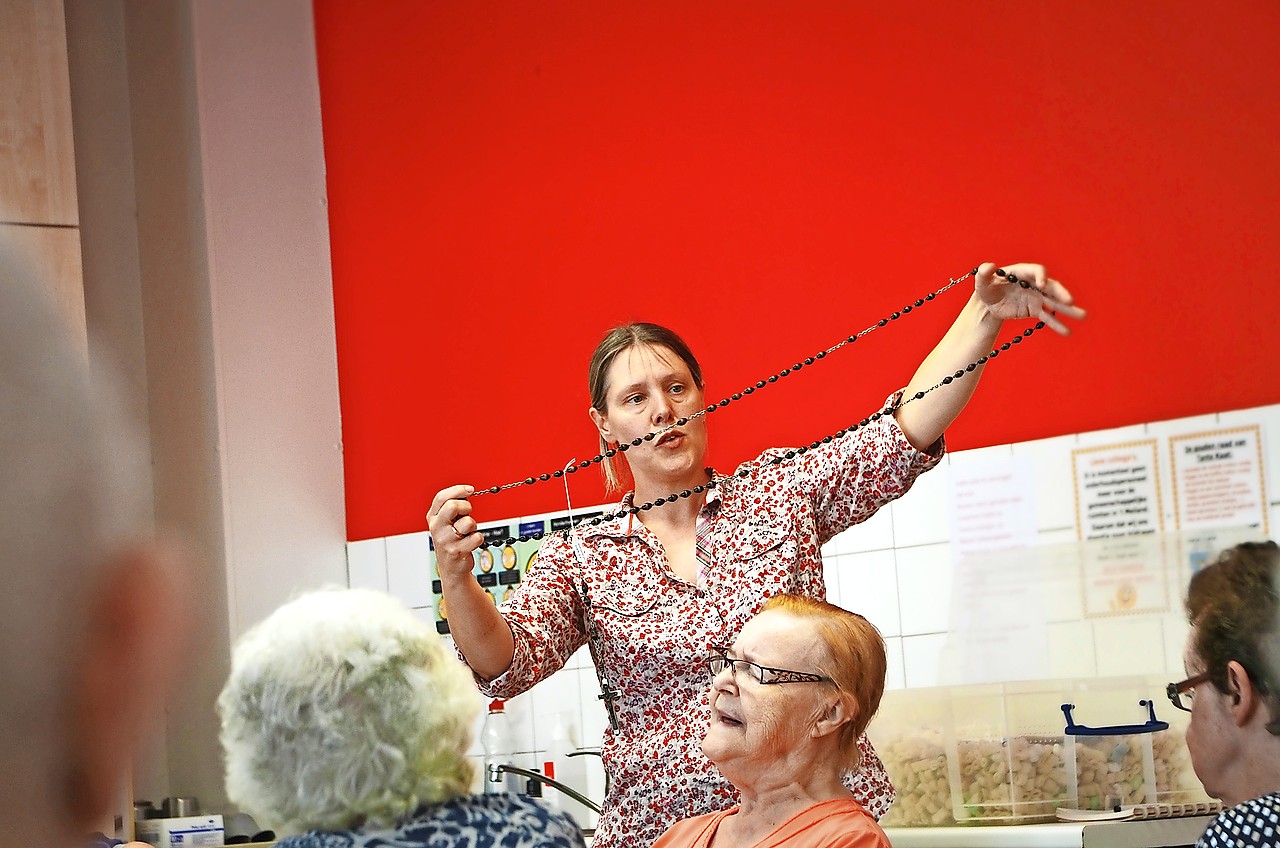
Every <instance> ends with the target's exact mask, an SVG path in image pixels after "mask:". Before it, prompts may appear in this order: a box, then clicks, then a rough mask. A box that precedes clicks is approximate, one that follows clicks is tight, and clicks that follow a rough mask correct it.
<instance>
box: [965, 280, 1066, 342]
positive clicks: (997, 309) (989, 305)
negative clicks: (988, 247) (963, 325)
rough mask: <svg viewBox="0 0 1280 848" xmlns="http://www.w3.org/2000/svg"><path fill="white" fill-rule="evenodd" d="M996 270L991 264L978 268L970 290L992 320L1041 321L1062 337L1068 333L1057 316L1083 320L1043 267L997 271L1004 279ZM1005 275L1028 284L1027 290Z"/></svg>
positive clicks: (1057, 283)
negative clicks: (1017, 319) (1026, 319)
mask: <svg viewBox="0 0 1280 848" xmlns="http://www.w3.org/2000/svg"><path fill="white" fill-rule="evenodd" d="M997 267H998V266H996V265H995V264H993V263H991V262H984V263H983V264H982V265H980V266H979V267H978V273H977V274H976V275H975V277H974V286H973V288H974V291H975V292H976V293H977V295H978V299H979V300H981V301H982V303H983V305H984V306H985V307H986V309H987V312H988V313H989V314H990V315H991V316H992V317H993V318H999V319H1000V320H1002V321H1003V320H1007V319H1010V318H1015V319H1016V318H1031V319H1033V320H1036V321H1043V322H1044V323H1045V325H1046V326H1048V327H1050V328H1052V329H1053V330H1054V331H1055V332H1058V333H1061V334H1062V335H1064V336H1065V335H1067V334H1069V333H1070V332H1071V330H1070V329H1069V328H1068V327H1067V325H1065V324H1063V323H1062V322H1061V321H1060V320H1058V316H1066V317H1068V318H1074V319H1077V320H1079V319H1081V318H1084V316H1085V311H1084V310H1083V309H1081V308H1080V307H1078V306H1076V305H1075V300H1074V299H1073V298H1072V297H1071V292H1069V291H1067V289H1066V287H1065V286H1063V285H1062V283H1060V282H1058V281H1057V280H1055V279H1053V278H1051V277H1050V276H1049V274H1048V272H1047V271H1046V270H1045V267H1044V266H1043V265H1036V264H1033V263H1029V262H1019V263H1017V264H1014V265H1005V266H1003V268H1002V269H1001V270H1003V271H1004V272H1005V276H1001V275H999V274H997V273H996V269H997ZM1009 275H1012V276H1014V277H1016V278H1017V279H1018V280H1020V281H1022V282H1025V283H1027V284H1029V287H1028V288H1023V287H1022V286H1021V285H1019V283H1017V282H1014V281H1012V280H1011V279H1010V277H1009Z"/></svg>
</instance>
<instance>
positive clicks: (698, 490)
mask: <svg viewBox="0 0 1280 848" xmlns="http://www.w3.org/2000/svg"><path fill="white" fill-rule="evenodd" d="M704 489H706V486H694V487H693V493H694V494H695V495H698V494H701V493H702V491H703V490H704Z"/></svg>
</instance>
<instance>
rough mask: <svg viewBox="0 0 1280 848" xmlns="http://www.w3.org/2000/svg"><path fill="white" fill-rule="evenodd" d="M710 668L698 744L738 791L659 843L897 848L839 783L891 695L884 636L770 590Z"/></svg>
mask: <svg viewBox="0 0 1280 848" xmlns="http://www.w3.org/2000/svg"><path fill="white" fill-rule="evenodd" d="M707 666H708V670H709V671H710V672H711V695H710V699H711V726H710V728H709V729H708V730H707V735H706V737H705V738H704V739H703V741H702V750H703V753H705V754H706V755H707V758H708V759H709V760H711V762H713V763H715V764H716V767H717V768H718V769H720V772H721V773H722V774H724V776H725V778H726V779H728V780H729V782H730V783H732V784H733V785H734V787H735V788H736V789H737V790H738V793H739V797H740V799H741V800H740V801H739V803H738V806H736V807H731V808H730V809H727V810H722V811H720V812H718V813H708V814H706V815H702V816H697V817H694V818H690V819H686V820H685V821H682V822H679V823H678V824H676V825H674V826H673V827H672V828H671V829H670V830H668V831H667V832H666V834H664V835H663V836H662V837H661V838H660V839H659V840H658V841H657V842H656V843H654V846H653V848H733V846H745V845H750V846H754V848H783V846H793V845H794V846H804V848H890V846H889V840H888V838H887V837H886V836H885V833H884V831H883V830H882V829H881V828H880V825H879V824H877V823H876V820H875V819H874V818H873V817H872V816H871V814H870V813H869V812H868V811H867V810H866V808H865V807H863V806H862V804H860V803H859V802H858V801H857V799H856V798H855V797H854V795H853V793H852V792H850V790H849V788H848V787H847V786H845V785H844V783H843V781H842V775H843V773H844V772H845V771H846V770H851V769H856V768H857V767H858V765H859V759H860V755H859V750H858V739H859V737H861V736H862V731H863V730H865V729H866V727H867V724H868V723H869V722H870V721H871V717H872V716H873V715H875V712H876V710H877V709H878V708H879V706H880V697H881V695H882V694H883V693H884V676H885V667H886V662H885V650H884V640H883V639H881V638H880V633H879V632H878V631H877V630H876V629H875V627H873V626H872V625H871V623H870V622H868V621H867V620H866V619H865V618H863V617H862V616H860V615H857V614H855V613H851V612H849V611H847V610H843V609H840V608H839V607H836V606H832V605H831V604H828V603H826V602H825V601H819V600H815V599H813V598H808V597H804V596H800V595H775V596H774V597H772V598H770V599H769V600H768V601H766V602H765V604H764V607H763V608H762V609H761V610H760V612H759V613H758V614H756V616H755V617H754V618H752V619H751V620H750V621H748V622H747V623H746V624H745V625H744V626H743V628H742V631H741V632H740V633H739V634H738V638H737V639H736V640H735V641H734V643H733V646H732V647H717V648H712V649H711V651H710V653H708V655H707Z"/></svg>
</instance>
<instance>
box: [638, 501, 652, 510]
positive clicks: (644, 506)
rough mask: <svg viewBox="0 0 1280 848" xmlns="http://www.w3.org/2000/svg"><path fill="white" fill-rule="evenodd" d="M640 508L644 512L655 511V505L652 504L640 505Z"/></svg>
mask: <svg viewBox="0 0 1280 848" xmlns="http://www.w3.org/2000/svg"><path fill="white" fill-rule="evenodd" d="M640 508H641V509H644V510H649V509H653V503H652V502H646V503H642V504H640Z"/></svg>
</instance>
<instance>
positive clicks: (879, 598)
mask: <svg viewBox="0 0 1280 848" xmlns="http://www.w3.org/2000/svg"><path fill="white" fill-rule="evenodd" d="M1255 424H1256V425H1260V429H1261V438H1262V446H1263V449H1264V450H1263V465H1264V485H1265V491H1266V496H1267V498H1268V501H1269V503H1268V510H1269V516H1268V522H1269V525H1268V529H1269V532H1270V533H1272V534H1275V533H1276V532H1277V531H1276V527H1277V522H1278V521H1280V444H1276V440H1277V439H1280V405H1273V406H1266V407H1257V408H1254V409H1244V410H1236V411H1231V412H1223V413H1220V414H1217V415H1204V416H1196V417H1194V418H1185V419H1176V420H1172V421H1160V422H1153V423H1149V424H1144V425H1135V426H1128V427H1123V428H1118V429H1115V430H1102V431H1094V432H1089V433H1081V434H1076V435H1068V436H1059V437H1055V438H1050V439H1042V440H1039V441H1034V442H1022V443H1017V444H1012V445H998V446H995V447H989V448H982V449H979V450H973V451H961V452H956V453H952V454H949V455H948V457H947V458H946V459H945V460H944V461H943V462H942V463H941V464H940V465H939V466H938V467H937V468H936V469H934V470H933V471H931V472H929V473H928V474H925V475H924V476H923V477H921V478H920V479H919V480H918V481H917V482H916V484H915V486H914V487H913V488H912V489H911V491H910V492H909V493H908V494H907V495H906V496H905V497H903V498H901V499H900V500H898V501H895V502H893V503H891V504H889V505H887V506H885V507H883V508H882V509H881V510H880V511H879V513H877V514H876V515H875V516H874V517H872V518H871V519H870V520H869V521H867V522H865V523H863V524H861V525H858V526H855V527H852V528H850V529H849V530H847V531H845V532H844V533H842V534H841V535H840V536H838V537H836V538H835V539H832V540H831V541H830V542H829V543H828V544H827V545H826V546H825V547H824V548H823V560H824V563H825V566H826V568H825V571H826V581H827V592H828V599H829V600H830V601H831V602H833V603H835V604H838V605H840V606H843V607H846V608H847V609H851V610H854V611H856V612H859V613H861V614H863V615H865V616H866V617H867V618H868V619H869V620H870V621H871V622H872V623H874V624H875V625H876V626H877V627H878V628H879V629H880V632H881V633H882V634H883V635H884V637H885V642H886V644H887V646H888V655H889V671H888V681H887V685H888V688H889V689H904V688H924V687H932V686H938V685H943V684H948V683H953V682H957V681H956V680H954V679H953V678H954V674H955V671H954V668H953V666H954V662H955V657H954V655H953V653H952V649H951V648H950V647H949V640H950V639H951V638H952V637H954V635H955V634H954V633H953V632H952V630H951V623H952V622H951V618H952V614H953V608H952V601H953V599H952V583H953V575H954V569H955V566H954V563H953V559H952V551H951V544H950V542H949V537H950V528H949V526H948V499H949V493H950V482H951V481H950V475H951V473H952V468H953V467H956V466H959V465H961V464H965V463H982V462H990V461H993V460H1002V461H1008V460H1009V458H1010V457H1012V458H1014V459H1019V458H1028V459H1029V460H1030V463H1031V465H1032V467H1033V472H1034V473H1033V476H1034V487H1033V488H1034V493H1033V496H1034V502H1035V514H1036V515H1037V528H1036V531H1037V532H1036V541H1037V544H1038V545H1040V546H1043V547H1044V548H1045V549H1049V548H1050V547H1051V546H1055V545H1059V546H1061V545H1068V544H1071V543H1075V542H1076V541H1077V529H1076V510H1075V496H1074V492H1075V483H1074V480H1073V476H1072V451H1073V450H1074V449H1077V448H1081V447H1090V446H1099V445H1114V444H1120V443H1124V442H1131V441H1135V440H1141V439H1153V438H1154V439H1156V440H1157V457H1158V462H1159V468H1160V485H1161V489H1162V491H1161V505H1162V509H1163V512H1164V523H1165V528H1166V531H1168V530H1169V528H1173V527H1174V526H1175V516H1174V498H1173V491H1172V486H1173V479H1172V474H1171V473H1169V471H1170V469H1169V446H1168V441H1167V440H1168V438H1169V437H1170V436H1178V435H1184V434H1189V433H1197V432H1203V431H1205V430H1215V429H1221V428H1226V427H1236V426H1242V425H1255ZM1260 532H1261V530H1260V529H1255V530H1254V531H1253V535H1258V534H1259V533H1260ZM427 540H428V534H427V533H426V532H425V531H424V532H419V533H409V534H404V535H400V536H391V537H387V538H384V539H368V540H364V541H359V542H351V543H349V544H348V545H347V563H348V581H349V583H350V585H351V586H363V587H370V588H375V589H380V590H383V591H387V592H390V593H391V594H393V595H396V596H397V597H399V598H400V599H401V600H403V601H404V602H405V603H407V604H408V605H409V606H411V607H413V608H414V609H415V611H416V613H417V614H418V615H419V616H420V617H421V618H422V619H423V620H424V621H427V622H429V623H434V620H435V619H434V612H433V609H432V604H433V596H432V592H431V571H432V569H431V559H430V557H431V554H430V551H429V549H428V544H427ZM1182 588H1183V587H1178V586H1175V587H1173V588H1172V590H1171V592H1170V595H1171V597H1170V599H1169V605H1168V609H1167V611H1164V612H1161V613H1155V614H1144V615H1138V616H1133V615H1130V616H1117V617H1113V618H1109V617H1097V616H1094V617H1088V618H1086V617H1085V616H1084V613H1083V609H1082V604H1081V600H1080V593H1079V592H1057V593H1053V592H1046V596H1047V602H1046V609H1045V618H1046V622H1047V624H1046V630H1047V633H1046V635H1047V643H1048V667H1047V668H1045V670H1044V674H1043V675H1042V677H1044V678H1066V677H1085V678H1088V677H1109V676H1119V675H1130V674H1148V673H1150V674H1165V673H1167V674H1168V676H1169V677H1170V679H1177V678H1180V677H1181V676H1182V646H1183V640H1184V639H1185V636H1186V630H1187V628H1186V624H1185V623H1184V621H1183V615H1182V609H1181V603H1182V601H1181V595H1180V593H1181V591H1182ZM444 638H448V637H444ZM598 694H599V687H598V685H597V683H596V677H595V673H594V669H593V667H592V664H591V658H590V656H589V654H588V653H587V650H586V648H583V649H582V650H580V651H578V653H577V654H576V655H575V656H574V657H573V658H572V659H571V660H570V662H569V663H568V665H567V666H566V668H565V669H564V670H562V671H561V672H559V673H558V674H555V675H553V676H552V677H551V678H549V679H547V680H545V681H543V682H542V683H541V684H539V685H538V686H536V687H535V688H534V689H532V690H530V691H529V692H527V693H525V694H524V695H520V696H518V697H516V698H513V699H512V700H510V701H508V703H507V711H508V714H509V716H510V720H511V722H512V724H513V725H514V726H515V728H516V738H517V739H520V740H523V743H522V744H521V745H520V749H521V753H519V754H518V755H517V756H516V757H515V761H516V765H520V766H524V767H526V768H532V767H537V766H540V765H541V761H542V759H543V752H544V751H545V748H546V745H547V743H548V741H549V738H550V733H551V729H552V728H553V727H554V726H555V723H556V721H557V718H558V720H559V721H561V722H564V723H566V724H568V725H569V727H570V728H571V734H572V735H573V742H574V744H576V745H577V746H579V747H584V748H593V747H596V748H598V746H599V745H600V743H601V732H602V731H603V729H604V727H605V725H606V719H605V712H604V709H603V707H602V706H601V705H600V702H599V701H598V700H597V698H596V696H597V695H598ZM476 699H477V704H479V705H481V706H483V704H484V703H485V702H484V699H483V698H481V696H480V695H479V694H477V696H476ZM480 712H481V714H480V716H479V718H478V719H477V723H476V738H477V739H478V738H479V732H480V726H481V723H482V722H483V718H484V710H483V709H481V711H480ZM470 754H471V755H472V756H474V757H475V758H476V762H477V768H478V766H479V762H480V754H481V751H480V747H479V743H478V742H477V743H475V744H473V746H472V750H471V751H470ZM587 759H588V775H589V785H588V786H587V794H588V795H590V796H591V797H593V798H596V799H599V798H601V797H603V795H604V782H603V781H604V778H603V771H602V770H601V768H600V767H599V760H598V758H595V757H589V758H587Z"/></svg>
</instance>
